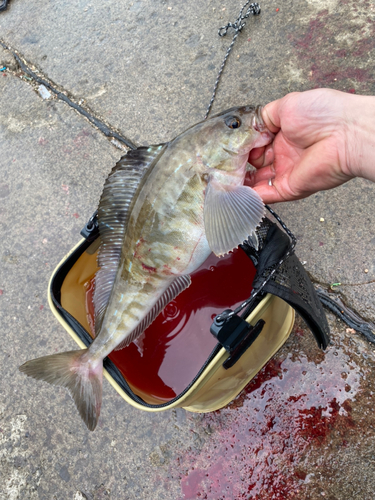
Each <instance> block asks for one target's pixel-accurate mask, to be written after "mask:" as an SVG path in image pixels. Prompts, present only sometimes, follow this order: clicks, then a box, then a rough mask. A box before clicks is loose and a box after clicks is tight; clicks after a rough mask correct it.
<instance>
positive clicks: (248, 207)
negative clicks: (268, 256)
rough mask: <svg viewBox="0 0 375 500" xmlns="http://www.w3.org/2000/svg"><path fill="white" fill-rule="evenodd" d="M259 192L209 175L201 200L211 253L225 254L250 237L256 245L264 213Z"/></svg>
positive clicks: (256, 245)
mask: <svg viewBox="0 0 375 500" xmlns="http://www.w3.org/2000/svg"><path fill="white" fill-rule="evenodd" d="M264 213H265V208H264V204H263V201H262V199H261V197H260V196H259V194H258V193H257V192H255V191H254V190H253V189H251V188H250V187H248V186H234V187H233V186H228V185H222V184H219V182H217V181H215V180H214V179H210V180H209V182H208V185H207V188H206V194H205V200H204V229H205V233H206V238H207V241H208V244H209V246H210V248H211V250H212V251H213V252H214V254H216V255H218V256H221V255H224V254H226V253H228V252H230V251H231V250H233V249H234V248H237V247H238V245H241V243H243V242H244V241H245V240H246V239H248V238H249V236H250V237H251V239H252V241H253V243H254V246H255V247H256V248H257V247H258V239H257V236H256V232H255V229H256V228H257V226H258V225H259V223H260V221H261V220H262V218H263V217H264Z"/></svg>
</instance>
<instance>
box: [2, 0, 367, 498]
mask: <svg viewBox="0 0 375 500" xmlns="http://www.w3.org/2000/svg"><path fill="white" fill-rule="evenodd" d="M240 7H241V2H239V3H237V2H225V1H218V0H211V1H207V2H199V1H196V0H191V1H190V2H183V1H181V0H175V1H174V2H172V1H170V2H168V1H166V0H154V1H152V2H151V1H147V0H135V1H130V0H124V1H123V2H116V1H114V0H107V1H106V2H99V1H98V0H79V1H77V2H71V3H68V2H56V1H51V2H44V3H43V2H39V1H37V0H29V1H28V2H22V1H21V0H10V2H9V7H8V9H7V10H6V11H4V12H1V13H0V40H1V43H2V47H3V48H0V92H1V94H0V96H1V97H0V152H1V156H0V172H1V175H0V202H1V203H0V228H1V240H0V241H1V242H0V261H1V266H0V324H1V339H2V352H1V354H0V356H1V383H0V391H1V399H0V460H1V462H0V463H1V481H0V498H1V500H3V499H4V500H5V499H9V500H16V499H17V500H18V499H27V500H36V499H45V500H51V499H58V500H66V499H72V500H73V499H74V500H81V499H89V500H94V499H95V500H99V499H107V498H111V499H119V500H125V499H129V500H132V499H136V498H137V499H147V500H149V499H153V500H154V499H155V500H156V499H163V500H176V499H181V500H182V499H185V500H186V499H196V498H199V499H204V498H206V499H212V500H218V499H227V500H228V499H236V500H237V499H242V498H243V499H262V500H263V499H264V500H271V499H285V498H295V499H301V500H302V499H318V498H326V499H330V500H334V499H336V500H344V499H345V500H347V499H354V498H355V499H361V500H371V499H372V498H373V491H374V489H375V475H374V472H375V449H374V437H375V419H374V416H373V411H372V405H373V395H374V393H375V380H374V376H373V375H372V372H373V370H374V367H375V357H374V352H373V347H372V346H371V345H369V344H368V343H367V342H366V341H364V340H363V339H362V338H361V336H360V335H359V334H357V333H355V332H353V331H351V330H350V329H348V328H347V326H346V325H345V324H343V323H341V322H340V321H339V320H337V319H336V318H335V317H334V316H332V315H331V314H328V319H329V323H330V326H331V330H332V342H333V344H332V346H330V347H329V348H328V350H327V351H326V352H325V353H322V352H320V351H319V350H318V348H317V347H316V346H315V345H314V341H313V339H312V336H311V334H310V333H309V331H308V330H307V329H306V327H305V325H304V324H303V323H302V321H301V320H299V319H298V320H297V322H296V326H295V328H294V331H293V333H292V335H291V337H290V339H289V340H288V342H287V343H286V344H285V345H284V347H283V348H282V349H281V350H280V351H279V352H278V353H277V354H276V356H275V357H274V359H273V360H271V361H270V362H269V363H268V364H267V365H266V367H265V368H264V369H263V370H262V371H261V372H260V374H258V376H257V377H256V378H255V379H254V380H253V381H252V382H251V383H250V384H249V385H248V387H247V388H246V390H245V391H243V393H242V394H241V395H240V396H239V397H238V398H237V399H236V400H235V401H234V402H233V403H232V404H231V405H230V406H229V407H227V408H225V409H223V410H220V411H217V412H214V413H211V414H206V415H203V414H191V413H187V412H185V410H182V409H179V410H177V411H166V412H163V413H158V414H156V413H155V414H149V413H144V412H141V411H138V410H136V409H134V408H132V407H130V406H128V405H127V404H126V403H125V402H124V401H123V400H122V399H121V398H120V396H119V395H118V394H117V393H116V392H115V391H114V390H113V389H112V388H111V387H110V386H109V384H108V383H106V382H105V383H104V394H103V401H104V405H103V410H102V416H101V418H100V424H99V426H98V429H97V430H96V431H95V432H94V433H90V432H89V431H87V429H86V428H85V426H84V425H83V424H82V422H81V421H80V419H79V417H78V415H77V412H76V409H75V408H74V405H73V404H72V402H71V400H70V398H69V396H68V395H67V394H66V392H65V391H64V390H62V389H56V388H53V387H51V386H49V385H47V384H43V383H38V382H36V381H34V380H31V379H26V378H25V377H24V376H23V375H22V374H20V373H19V371H18V366H19V365H20V364H21V363H23V362H24V361H25V360H27V359H30V358H34V357H38V356H41V355H44V354H48V353H51V352H58V351H63V350H71V349H74V348H75V347H74V342H73V341H72V340H71V339H70V337H69V336H68V334H67V333H66V332H65V331H64V329H63V328H62V327H61V326H60V325H59V324H58V323H57V321H56V320H55V318H54V317H53V315H52V313H51V312H50V311H49V308H48V303H47V297H46V290H47V285H48V280H49V278H50V275H51V273H52V271H53V269H54V267H55V266H56V265H57V263H58V262H59V261H60V259H61V258H62V257H63V255H64V254H65V253H66V252H67V251H69V250H70V248H72V246H74V245H75V244H76V243H77V242H78V241H79V238H80V236H79V231H80V229H81V228H82V226H83V225H84V223H85V222H86V220H87V219H88V217H89V216H90V215H91V214H92V213H93V211H94V210H95V208H96V205H97V202H98V198H99V195H100V192H101V189H102V185H103V182H104V180H105V177H106V175H107V173H108V172H109V171H110V170H111V168H112V166H113V165H114V163H115V162H116V160H117V159H118V158H119V157H120V156H121V155H122V154H123V149H124V142H121V138H124V140H125V141H126V140H130V141H132V142H134V143H136V144H152V143H160V142H162V141H166V140H168V139H171V138H172V137H173V136H174V135H176V133H178V132H180V131H182V130H184V129H185V128H187V127H188V126H189V125H191V124H193V123H195V122H197V121H199V120H201V119H202V117H203V116H204V114H205V110H206V107H207V104H208V102H209V100H210V97H211V92H212V87H213V83H214V81H215V79H216V75H217V71H218V68H219V66H220V64H221V61H222V58H223V56H224V54H225V51H226V48H227V47H228V45H229V43H230V38H227V39H221V38H219V37H218V36H217V29H218V28H219V27H220V26H222V25H223V24H226V23H227V22H228V21H234V19H235V18H236V17H237V15H238V12H239V9H240ZM261 8H262V14H261V15H260V16H259V17H257V18H251V19H249V20H248V21H247V26H246V28H245V29H244V31H243V33H242V34H241V36H240V37H239V39H238V41H237V44H236V45H235V48H234V50H233V53H232V55H231V57H230V59H229V62H228V65H227V67H226V69H225V72H224V75H223V79H222V82H221V85H220V89H219V92H218V96H217V99H216V101H215V105H214V110H216V111H219V110H222V109H225V108H229V107H231V106H233V105H238V104H244V103H246V104H247V103H266V102H268V101H270V100H272V99H275V98H278V97H281V96H283V95H284V94H286V93H287V92H290V91H298V90H306V89H309V88H316V87H331V88H336V89H339V90H343V91H347V92H355V93H358V94H375V79H374V71H375V70H374V63H373V61H374V60H375V4H373V3H371V1H368V0H357V1H354V0H326V1H324V2H323V1H321V0H295V1H293V0H283V1H282V2H281V1H280V2H277V1H276V2H275V1H270V0H264V1H262V2H261ZM8 49H10V50H8ZM12 53H16V54H18V56H19V57H20V60H21V61H22V62H23V64H26V66H20V64H19V61H17V60H16V59H15V58H14V56H13V55H12ZM27 68H29V69H30V70H32V71H33V72H34V74H35V75H37V77H38V78H42V79H44V80H45V81H46V82H48V84H49V85H50V87H49V90H48V89H47V92H46V89H45V88H44V89H43V88H40V82H39V81H38V80H37V79H35V77H32V76H30V72H28V70H27ZM52 89H54V90H52ZM59 92H60V94H58V93H59ZM58 96H60V98H59V97H58ZM63 96H68V98H69V99H68V102H67V99H66V98H65V100H63V99H62V98H61V97H63ZM73 105H78V106H79V107H80V109H82V110H83V112H86V115H87V116H89V117H91V119H90V120H91V121H89V120H88V119H87V118H85V117H84V116H83V115H82V114H79V113H78V112H77V111H76V110H74V109H73ZM95 120H97V121H96V123H97V124H99V121H100V123H101V124H102V125H100V124H99V125H100V128H98V127H96V126H94V125H93V124H92V122H93V121H95ZM103 131H104V132H103ZM116 133H117V134H118V138H117V139H114V136H115V135H116ZM111 134H112V135H111ZM108 136H109V137H108ZM125 149H126V148H125ZM374 198H375V186H374V185H373V184H371V183H369V182H366V181H364V180H359V179H358V180H355V181H351V182H350V183H348V184H346V185H344V186H342V187H341V188H339V189H336V190H334V191H329V192H325V193H319V194H317V195H315V196H313V197H311V198H309V199H306V200H303V201H299V202H295V203H290V204H281V205H279V206H277V207H276V208H277V210H278V212H279V213H280V215H281V216H282V217H283V219H284V220H285V222H286V223H287V224H288V226H289V227H290V229H291V230H292V231H293V232H294V233H295V234H296V236H297V238H298V247H297V254H298V255H299V257H300V259H301V260H302V261H305V262H306V264H305V267H306V269H307V270H308V271H309V272H310V274H311V276H312V278H313V280H315V281H316V282H319V283H321V284H323V286H324V287H326V288H328V287H329V285H330V284H331V283H333V282H334V283H337V282H340V283H342V285H341V286H340V287H339V288H338V291H337V293H339V294H340V295H341V296H342V298H344V300H345V301H346V303H347V304H348V305H350V306H351V307H352V308H353V309H354V310H356V311H357V312H359V313H360V314H361V315H362V316H363V317H365V318H367V319H369V320H372V321H374V320H375V301H374V299H373V297H374V291H375V259H374V249H375V229H374V228H375V215H374V211H373V206H374V202H373V200H374ZM321 218H324V222H321V221H320V219H321Z"/></svg>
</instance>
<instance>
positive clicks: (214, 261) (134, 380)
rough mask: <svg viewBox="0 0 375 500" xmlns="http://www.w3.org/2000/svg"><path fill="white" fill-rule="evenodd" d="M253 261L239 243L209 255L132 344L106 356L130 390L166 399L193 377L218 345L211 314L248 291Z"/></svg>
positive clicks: (150, 399) (240, 299) (88, 302)
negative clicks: (227, 250)
mask: <svg viewBox="0 0 375 500" xmlns="http://www.w3.org/2000/svg"><path fill="white" fill-rule="evenodd" d="M255 272H256V271H255V267H254V265H253V263H252V261H251V260H250V258H249V257H248V256H247V255H246V254H245V252H244V251H243V250H241V249H238V250H235V251H233V252H232V253H230V254H229V255H226V256H225V257H222V258H218V257H216V256H215V255H213V254H212V255H211V256H210V257H209V258H208V259H207V260H206V262H205V263H204V264H203V265H202V266H201V267H200V268H199V269H198V270H197V271H195V273H193V274H192V276H191V281H192V283H191V285H190V287H189V288H187V289H186V290H185V291H184V292H183V293H181V294H180V295H179V296H178V297H177V298H176V299H175V300H173V301H172V302H171V303H170V304H168V305H167V306H166V307H165V309H164V310H163V311H162V312H161V313H160V315H159V316H158V317H157V318H156V320H155V321H154V322H153V323H152V324H151V325H150V326H149V327H148V328H147V330H145V332H144V333H143V334H142V335H141V336H140V337H138V339H136V340H135V341H134V342H133V343H132V344H130V345H129V346H128V347H126V348H125V349H122V350H120V351H114V352H112V353H111V354H110V355H109V358H110V359H111V360H112V361H113V362H114V363H115V365H116V366H117V368H118V369H119V370H120V371H121V373H122V374H123V376H124V378H125V379H126V381H127V382H128V383H129V385H130V386H131V388H132V390H133V392H134V393H135V394H138V395H139V396H141V397H142V398H143V399H144V400H145V401H147V402H150V403H163V402H166V401H170V400H171V399H173V398H174V397H175V396H177V395H178V394H180V393H181V392H182V391H183V390H184V389H185V388H186V387H187V386H188V385H189V384H190V383H191V381H192V380H193V379H194V377H195V376H196V375H197V373H198V372H199V370H200V369H201V367H202V365H203V364H204V362H205V361H206V360H207V358H208V356H209V355H210V353H211V352H212V350H213V348H214V347H215V345H216V339H215V338H214V336H213V335H212V334H211V333H210V326H211V324H212V321H213V319H214V317H215V316H216V315H217V314H219V313H221V312H222V311H223V310H224V309H229V308H230V309H234V308H235V307H236V306H238V305H239V304H241V302H243V301H244V300H245V299H247V298H248V297H249V296H250V293H251V290H252V282H253V279H254V276H255ZM92 294H93V286H90V282H88V283H87V284H86V307H87V313H88V314H87V315H88V322H89V324H90V325H92V324H93V320H92V317H93V310H92V305H91V304H92Z"/></svg>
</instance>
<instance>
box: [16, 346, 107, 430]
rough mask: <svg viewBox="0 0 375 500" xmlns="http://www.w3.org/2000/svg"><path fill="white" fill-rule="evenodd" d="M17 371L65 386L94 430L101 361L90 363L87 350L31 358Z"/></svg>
mask: <svg viewBox="0 0 375 500" xmlns="http://www.w3.org/2000/svg"><path fill="white" fill-rule="evenodd" d="M19 370H20V371H21V372H22V373H25V374H26V375H28V376H29V377H33V378H35V379H37V380H44V381H45V382H48V383H49V384H52V385H60V386H62V387H66V388H67V389H68V391H69V393H70V395H71V396H72V398H73V401H74V402H75V404H76V406H77V409H78V411H79V414H80V415H81V418H82V420H83V421H84V422H85V424H86V426H87V427H88V429H89V430H90V431H93V430H94V429H95V427H96V425H97V423H98V419H99V415H100V407H101V404H102V380H103V363H102V361H100V362H97V363H93V362H92V360H91V358H90V356H89V354H88V349H83V350H82V349H81V350H79V351H69V352H61V353H59V354H52V356H44V357H42V358H37V359H32V360H30V361H27V362H26V363H24V364H23V365H21V366H20V367H19Z"/></svg>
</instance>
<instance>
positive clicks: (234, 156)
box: [199, 106, 274, 173]
mask: <svg viewBox="0 0 375 500" xmlns="http://www.w3.org/2000/svg"><path fill="white" fill-rule="evenodd" d="M261 111H262V106H242V107H234V108H230V109H228V110H226V111H222V112H221V113H219V114H217V115H215V116H213V117H211V118H209V119H208V120H206V121H205V122H203V123H202V129H201V131H200V138H201V141H200V146H201V148H202V149H201V151H200V153H199V154H200V155H201V157H202V160H203V162H204V164H205V165H206V166H207V167H209V168H214V169H219V170H222V171H226V172H228V173H229V172H235V171H238V170H241V171H242V170H244V168H245V166H246V163H247V159H248V156H249V153H250V151H251V150H252V149H254V148H258V147H262V146H266V145H267V144H270V143H271V142H272V140H273V138H274V134H272V133H271V132H270V131H269V130H268V129H267V127H266V125H265V123H264V121H263V118H262V115H261Z"/></svg>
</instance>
